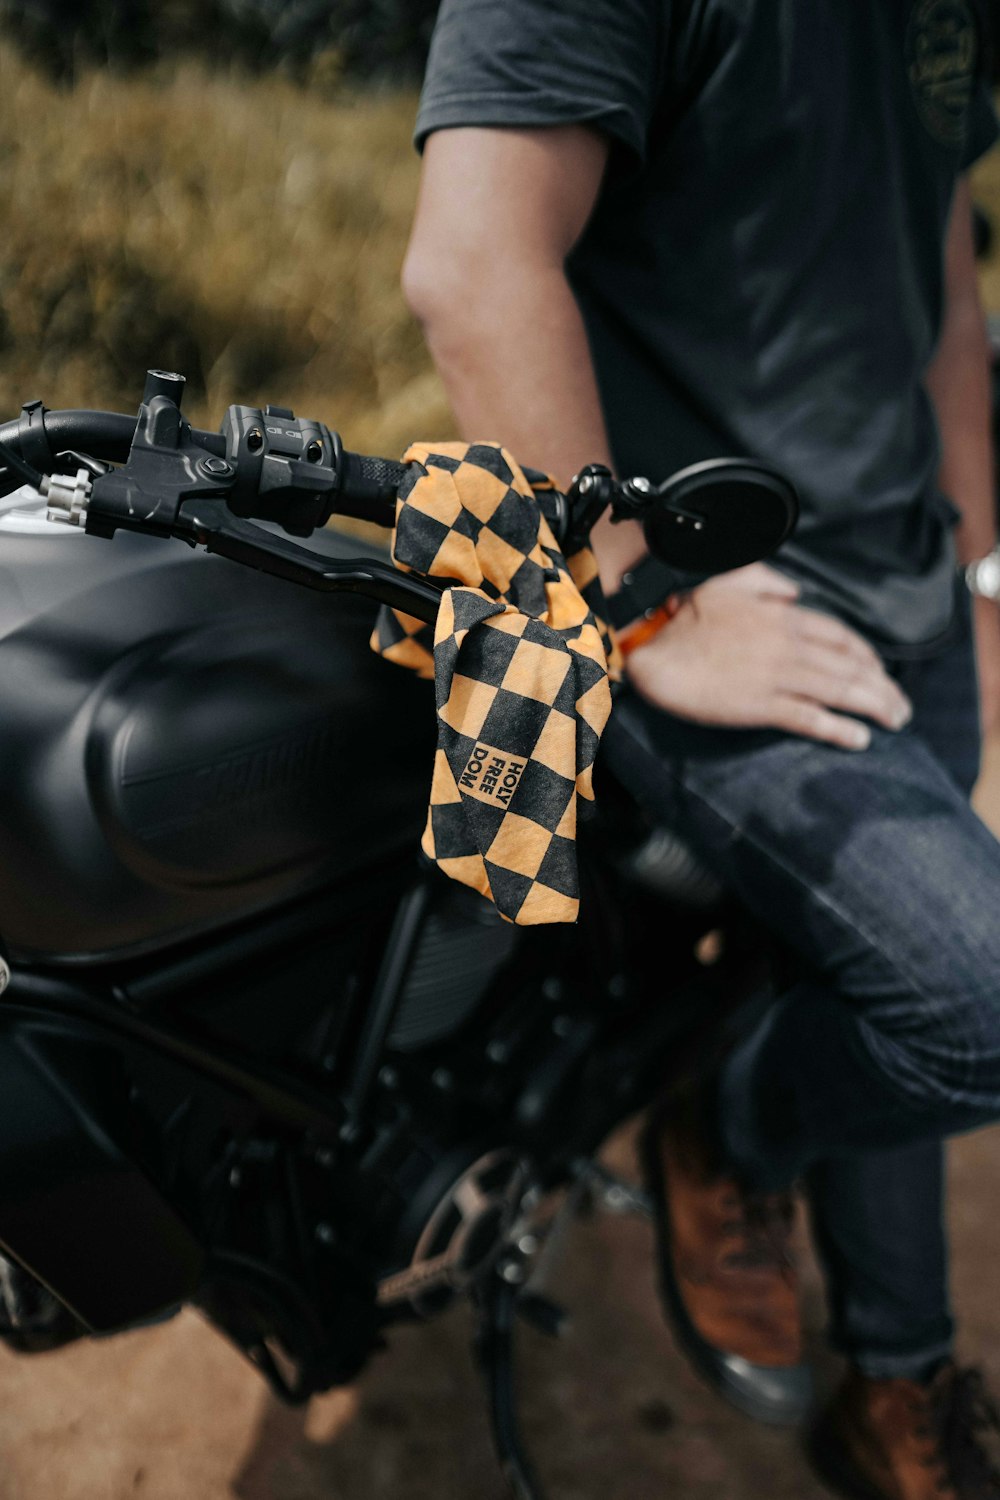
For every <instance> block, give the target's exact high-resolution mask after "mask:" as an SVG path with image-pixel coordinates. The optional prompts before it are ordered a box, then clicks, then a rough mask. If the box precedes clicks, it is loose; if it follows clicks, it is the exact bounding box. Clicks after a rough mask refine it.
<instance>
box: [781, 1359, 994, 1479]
mask: <svg viewBox="0 0 1000 1500" xmlns="http://www.w3.org/2000/svg"><path fill="white" fill-rule="evenodd" d="M990 1433H992V1434H993V1436H994V1445H995V1441H996V1436H997V1435H998V1434H1000V1416H998V1413H997V1409H996V1407H995V1406H994V1405H993V1402H992V1401H991V1400H990V1398H989V1396H988V1394H987V1392H986V1388H985V1386H984V1383H983V1377H982V1375H981V1374H980V1372H979V1371H978V1370H971V1369H970V1370H959V1369H957V1368H956V1367H955V1365H953V1364H950V1363H949V1364H947V1365H944V1366H943V1367H942V1368H941V1369H940V1370H939V1371H938V1373H937V1375H936V1376H935V1377H934V1379H933V1380H932V1381H931V1382H930V1383H929V1384H927V1385H921V1384H919V1383H918V1382H917V1381H914V1380H869V1379H867V1378H866V1377H865V1376H864V1375H862V1374H861V1373H860V1372H859V1371H857V1370H853V1371H852V1372H851V1373H850V1374H849V1375H848V1376H847V1379H846V1380H845V1381H844V1383H843V1385H842V1386H841V1387H840V1389H839V1391H838V1392H837V1394H836V1395H835V1396H834V1398H833V1400H832V1402H831V1403H830V1405H829V1406H828V1407H827V1409H826V1411H825V1412H824V1413H823V1416H822V1417H821V1418H820V1420H819V1422H818V1423H817V1425H816V1428H815V1430H814V1432H813V1433H812V1435H811V1438H810V1445H809V1446H810V1452H811V1456H812V1459H813V1463H814V1465H815V1467H816V1470H817V1472H818V1473H819V1475H820V1477H821V1478H822V1479H824V1480H825V1481H826V1482H827V1483H828V1484H830V1485H832V1486H833V1488H834V1489H837V1490H839V1491H840V1492H841V1494H844V1495H849V1496H853V1497H856V1500H998V1497H1000V1473H998V1471H997V1470H996V1468H994V1466H993V1464H992V1463H991V1461H990V1457H989V1455H988V1453H987V1451H986V1447H985V1445H984V1442H983V1439H984V1438H986V1437H988V1436H989V1434H990Z"/></svg>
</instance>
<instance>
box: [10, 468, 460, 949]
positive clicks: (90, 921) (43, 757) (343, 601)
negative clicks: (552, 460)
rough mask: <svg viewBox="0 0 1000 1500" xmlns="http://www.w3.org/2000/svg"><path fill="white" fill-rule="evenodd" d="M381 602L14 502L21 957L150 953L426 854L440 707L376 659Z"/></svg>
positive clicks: (319, 542)
mask: <svg viewBox="0 0 1000 1500" xmlns="http://www.w3.org/2000/svg"><path fill="white" fill-rule="evenodd" d="M310 546H312V547H313V548H314V549H315V550H318V551H323V552H325V553H328V554H331V555H337V556H348V557H353V556H363V555H365V553H370V552H371V551H372V547H371V545H370V544H362V543H360V542H357V541H355V540H354V539H352V538H348V537H345V536H342V535H338V534H336V533H332V532H323V533H317V535H316V536H315V537H314V538H313V540H312V542H311V543H310ZM375 610H376V606H375V604H374V603H373V602H372V601H370V600H367V599H364V598H361V597H359V596H356V595H348V594H341V595H329V594H327V595H320V594H315V593H311V592H310V591H308V590H306V589H304V588H301V587H299V586H297V585H295V584H292V583H287V582H285V581H283V580H280V579H274V578H268V577H265V576H263V575H261V574H259V573H255V572H252V571H251V570H249V569H247V568H244V567H241V566H239V565H238V564H236V563H232V562H229V561H227V560H225V559H222V558H216V557H208V556H206V555H205V554H203V553H201V552H197V553H195V552H192V551H190V550H189V549H187V548H186V547H184V546H183V544H181V543H178V542H174V541H158V540H154V539H151V538H145V537H140V536H135V535H131V534H125V533H119V535H118V536H116V538H115V539H114V541H113V542H110V543H109V542H106V541H104V540H101V539H98V538H95V537H90V536H87V535H86V534H85V533H84V532H80V531H72V530H70V529H69V528H66V527H62V526H57V525H54V524H52V523H49V522H47V521H46V520H45V512H44V507H43V505H42V503H41V502H40V501H39V500H38V498H37V496H35V495H34V493H33V492H31V491H20V492H18V494H16V495H11V496H7V497H6V498H5V499H3V500H0V693H2V709H0V941H2V943H3V945H4V948H5V950H6V951H7V952H8V953H9V954H10V955H11V956H12V957H13V958H15V959H20V960H22V961H25V960H26V961H36V962H37V961H41V962H47V963H51V962H59V961H74V962H80V961H91V962H94V963H101V962H108V961H114V960H116V959H119V958H126V957H134V956H139V955H142V954H147V953H152V952H156V951H157V950H159V949H162V948H165V947H168V946H171V945H173V944H176V943H178V942H181V941H185V940H187V939H190V938H193V937H195V936H197V935H200V934H202V933H206V932H208V931H211V930H212V929H214V928H217V927H220V926H222V925H225V924H227V923H230V922H233V921H236V920H239V919H244V918H246V917H248V916H252V915H253V914H254V913H255V912H259V911H261V910H264V909H266V908H268V907H270V906H272V905H275V904H277V903H278V902H281V901H284V900H288V899H291V898H292V897H294V896H295V895H296V894H297V893H299V892H301V891H303V890H306V889H308V888H311V887H313V886H315V885H318V884H320V883H321V882H329V881H335V880H338V879H339V880H342V881H344V882H345V883H348V882H354V881H356V880H357V878H359V876H360V874H361V873H362V872H363V871H364V870H366V869H373V868H375V867H377V866H378V865H379V864H384V863H385V862H386V861H387V860H390V859H392V858H393V856H394V855H395V854H397V853H399V854H405V853H407V852H408V851H410V850H412V849H413V848H414V847H415V844H416V840H417V839H418V837H419V833H420V829H421V827H422V823H423V819H424V816H425V811H426V801H427V795H428V791H429V785H430V774H431V767H432V757H433V743H434V706H433V694H432V690H431V689H430V687H429V685H428V684H426V683H423V682H420V681H418V680H417V679H416V678H415V677H414V676H413V674H412V673H409V672H404V671H403V670H401V669H400V668H399V667H396V666H392V665H390V664H388V663H386V662H383V661H381V660H380V659H378V658H377V657H376V656H375V655H374V654H373V652H372V651H371V650H370V649H369V646H368V636H369V634H370V631H371V626H372V622H373V619H374V615H375Z"/></svg>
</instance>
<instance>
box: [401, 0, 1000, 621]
mask: <svg viewBox="0 0 1000 1500" xmlns="http://www.w3.org/2000/svg"><path fill="white" fill-rule="evenodd" d="M984 50H985V49H984V46H983V44H982V38H981V26H980V22H979V19H978V13H977V9H976V5H975V0H444V4H443V5H442V8H441V12H440V16H439V20H438V24H437V29H436V31H435V34H434V40H433V45H432V48H431V55H430V61H429V65H428V71H427V79H426V82H425V86H424V93H423V98H422V101H421V105H420V113H419V116H418V120H417V143H418V145H422V144H423V141H424V140H425V139H426V137H427V136H428V135H429V134H430V133H431V132H432V131H434V130H439V129H442V128H447V127H453V126H460V125H488V126H504V125H507V126H510V125H519V126H540V125H556V124H566V123H571V122H586V123H589V124H591V125H593V126H594V127H595V128H597V129H599V130H602V131H604V132H606V133H607V135H608V136H609V137H610V139H611V141H612V143H613V150H612V155H611V160H610V163H609V169H608V173H607V176H606V179H605V183H604V186H603V188H602V191H601V194H600V198H599V201H598V204H597V207H596V209H595V212H594V214H593V216H592V219H591V222H590V224H589V225H588V227H587V230H586V232H585V234H584V236H583V238H582V240H581V243H580V244H579V246H578V247H577V249H576V251H575V252H574V254H573V256H572V258H571V261H570V265H569V271H570V277H571V281H572V284H573V287H574V290H575V292H576V295H577V297H578V299H579V302H580V305H581V308H582V310H583V314H584V317H585V320H586V324H587V330H588V334H589V337H590V342H591V348H592V351H593V356H594V362H595V367H596V370H597V376H598V381H599V384H600V389H601V395H602V400H603V403H604V408H605V411H606V414H607V420H608V426H609V431H610V435H611V443H612V448H613V451H614V456H615V462H616V464H617V465H618V468H619V470H620V471H621V472H623V473H628V474H645V475H648V476H649V477H650V478H652V479H661V478H664V477H665V476H666V475H667V474H668V473H670V472H672V471H673V470H674V469H677V468H679V467H681V466H683V465H685V464H688V463H692V462H695V461H697V460H699V459H703V458H710V457H714V456H721V455H740V454H742V455H749V456H753V457H756V458H759V459H761V460H763V461H765V462H767V463H770V464H772V465H774V466H775V467H776V468H778V469H780V470H781V471H782V472H784V473H785V474H786V475H787V476H788V477H789V478H790V479H791V480H792V482H793V483H794V484H795V485H796V486H797V488H798V490H799V492H800V497H801V500H802V519H801V521H800V524H799V528H798V531H797V533H796V535H795V537H794V538H793V540H792V542H791V543H789V544H788V545H787V546H786V547H785V548H784V549H783V550H782V552H781V554H780V557H779V559H778V562H779V565H780V566H782V567H783V568H784V569H785V570H786V571H787V572H789V573H792V574H794V575H795V576H796V577H797V578H798V579H799V580H800V581H801V582H802V583H803V586H804V589H805V594H806V597H807V598H808V599H811V600H812V601H813V602H815V603H817V604H820V605H821V606H823V607H825V608H828V609H830V610H832V611H834V612H835V613H838V614H840V615H842V616H843V617H844V618H846V619H847V620H849V621H851V622H852V623H854V624H855V625H856V626H858V627H859V628H861V629H863V630H865V631H866V632H867V633H868V634H869V635H870V636H871V637H872V638H873V639H875V640H878V641H882V642H884V643H886V644H887V645H891V646H901V647H902V648H903V649H904V650H906V648H910V649H913V648H917V649H920V648H921V647H922V646H924V645H929V644H930V643H932V642H933V640H934V639H935V638H936V637H939V636H940V635H941V633H942V632H943V631H944V630H945V629H946V627H947V624H948V620H949V617H950V613H951V606H952V597H953V590H952V575H953V568H954V556H953V549H952V545H951V529H952V525H953V522H954V518H955V511H954V509H953V507H952V506H951V504H950V503H949V501H948V500H946V499H945V497H944V496H942V495H941V494H940V493H939V491H938V490H937V487H936V474H937V470H938V466H939V444H938V436H937V430H936V425H935V420H934V415H933V411H932V408H931V404H930V401H929V398H928V396H927V393H926V390H925V388H924V384H923V373H924V371H925V369H926V366H927V363H928V360H929V358H930V356H931V354H932V352H933V350H934V347H935V344H936V341H937V337H938V333H939V329H940V321H941V310H942V293H943V273H942V247H943V242H944V236H945V230H946V225H947V217H948V211H949V206H950V203H951V198H952V193H953V189H954V184H955V180H956V177H957V176H958V174H959V173H961V172H962V171H963V170H964V169H965V168H966V167H968V166H969V165H970V164H971V163H972V161H974V160H975V158H976V157H977V156H978V155H980V154H981V153H982V152H983V151H984V150H985V149H986V148H987V147H988V146H989V145H990V144H992V142H993V140H994V138H995V136H996V133H997V127H996V120H995V116H994V113H993V108H992V105H991V102H990V97H989V92H988V89H987V86H986V83H985V81H984V76H983V75H984V61H983V54H984ZM497 214H498V221H497V223H496V225H495V226H494V229H495V234H494V237H493V241H492V243H493V245H494V247H495V253H496V254H497V255H503V254H506V253H508V251H509V249H510V248H511V247H510V246H509V242H508V240H507V239H506V237H505V235H504V230H503V207H502V205H500V206H498V210H497ZM498 316H502V310H499V311H498ZM523 458H524V460H525V462H528V463H530V462H532V455H531V454H530V453H528V454H524V455H523Z"/></svg>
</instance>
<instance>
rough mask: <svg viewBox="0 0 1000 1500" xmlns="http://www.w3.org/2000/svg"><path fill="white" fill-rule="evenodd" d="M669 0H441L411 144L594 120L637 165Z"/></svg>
mask: <svg viewBox="0 0 1000 1500" xmlns="http://www.w3.org/2000/svg"><path fill="white" fill-rule="evenodd" d="M668 11H669V3H668V0H444V3H443V5H442V6H441V10H440V12H439V15H438V20H437V25H436V27H435V30H434V36H433V39H432V41H431V50H430V57H429V59H428V64H427V75H426V78H425V80H424V89H423V94H422V96H421V100H420V109H419V112H418V114H417V124H416V130H415V135H414V139H415V141H416V145H417V148H418V150H422V149H423V145H424V142H425V141H426V139H427V137H428V136H429V135H430V134H431V133H432V131H435V130H442V129H447V128H449V127H454V126H460V125H520V126H533V125H572V124H592V125H594V126H596V127H597V128H598V129H600V130H603V131H606V132H607V134H608V135H610V136H611V137H612V138H613V139H614V140H616V141H619V142H620V143H621V144H623V145H625V146H627V147H628V148H629V149H630V150H631V151H633V152H635V154H636V155H637V156H638V157H639V158H640V159H641V158H642V157H643V155H644V153H645V147H646V136H647V133H648V129H649V124H650V119H651V117H652V112H653V107H654V103H655V99H656V92H657V74H658V69H659V62H660V55H661V35H662V29H663V27H664V26H665V25H666V18H667V14H668Z"/></svg>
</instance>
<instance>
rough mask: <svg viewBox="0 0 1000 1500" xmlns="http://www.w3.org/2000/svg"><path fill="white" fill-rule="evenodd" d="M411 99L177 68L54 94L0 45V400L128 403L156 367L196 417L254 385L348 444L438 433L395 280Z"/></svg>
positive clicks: (438, 416)
mask: <svg viewBox="0 0 1000 1500" xmlns="http://www.w3.org/2000/svg"><path fill="white" fill-rule="evenodd" d="M415 108H416V100H415V97H414V96H413V95H412V94H411V93H405V94H400V95H395V96H393V95H385V94H382V95H372V96H367V97H366V96H364V95H362V94H360V93H351V92H345V93H343V94H342V95H340V96H338V98H337V100H336V101H333V102H331V101H330V99H328V98H322V97H316V96H313V95H311V94H310V93H308V92H307V91H306V90H304V89H301V88H299V87H297V86H295V85H294V84H293V83H291V82H289V81H287V80H285V79H281V78H277V77H274V78H257V79H253V80H248V79H247V78H246V77H244V76H241V75H239V74H233V75H229V74H227V73H226V72H219V73H209V72H206V71H204V70H203V69H199V68H197V67H195V66H193V65H192V66H190V67H185V68H181V69H179V70H175V71H172V72H170V73H167V72H164V73H161V74H156V73H153V74H148V73H147V74H143V75H141V76H138V77H136V78H123V77H116V76H113V75H110V74H107V73H100V72H94V73H91V74H89V75H87V76H84V77H83V78H81V79H80V80H79V81H78V82H77V84H76V85H75V86H74V87H73V88H71V89H68V88H64V87H57V86H55V85H53V84H51V83H49V82H48V81H46V80H44V79H42V78H41V77H40V76H39V75H37V74H36V73H34V72H31V71H29V70H26V69H25V68H24V66H23V64H22V63H21V61H20V60H19V58H18V57H17V55H16V54H14V53H13V52H11V51H10V49H9V48H0V202H2V204H3V232H2V234H0V412H2V413H3V414H4V415H5V416H6V415H9V414H12V413H14V412H16V410H17V409H18V407H19V406H20V404H21V402H22V401H23V400H25V399H27V398H29V397H33V396H41V397H42V398H43V399H44V400H45V401H46V403H47V404H48V405H50V406H73V405H93V406H100V407H111V408H118V409H124V410H129V409H131V408H132V407H133V406H134V405H135V404H136V401H137V396H138V391H139V390H141V384H142V375H143V372H144V370H145V369H146V367H147V366H148V365H161V366H166V367H167V368H176V369H180V370H181V371H183V372H184V373H185V374H186V375H187V376H188V377H189V380H190V383H191V393H190V398H189V407H188V411H189V415H190V416H191V417H192V418H195V419H197V420H199V421H201V422H205V423H206V424H207V423H208V422H209V421H210V422H211V424H212V425H214V424H215V423H216V422H217V421H218V419H219V417H220V416H221V413H222V409H223V408H224V407H225V406H226V405H227V404H228V403H229V402H230V401H233V400H237V399H239V400H242V401H246V402H252V401H256V400H258V399H259V400H262V401H264V400H272V401H276V402H278V403H280V404H283V405H292V406H294V407H295V408H296V410H299V409H301V411H302V412H303V413H308V414H309V415H311V416H317V417H320V418H322V419H323V420H325V421H327V422H329V423H330V424H331V425H332V426H337V427H339V428H340V430H342V431H343V432H344V434H345V437H346V438H347V440H348V441H349V443H350V445H351V446H352V447H356V448H361V449H362V450H367V451H373V452H378V451H382V452H387V453H396V452H399V451H401V450H402V448H403V447H404V446H405V445H406V443H407V442H409V440H410V439H411V438H412V437H414V436H416V435H418V434H419V435H425V434H426V435H428V436H430V435H434V434H438V435H441V434H443V433H445V432H446V431H447V430H448V429H449V428H450V418H449V416H448V409H447V404H446V402H445V400H444V397H443V394H442V391H441V388H440V386H439V384H438V381H437V379H436V377H435V375H434V374H433V372H432V371H431V369H430V365H429V362H428V360H427V357H426V354H425V353H424V350H423V347H422V343H421V340H420V335H419V332H418V330H417V328H416V326H415V325H414V323H413V321H412V319H411V318H410V317H409V315H408V313H407V311H406V308H405V306H404V304H403V300H402V296H401V294H400V291H399V266H400V262H401V260H402V254H403V248H404V245H405V238H406V232H407V226H408V224H409V220H410V215H411V212H412V207H413V201H414V194H415V190H416V180H417V162H416V158H415V156H414V154H413V152H412V150H411V149H410V146H409V135H410V129H411V126H412V121H413V116H414V112H415Z"/></svg>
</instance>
